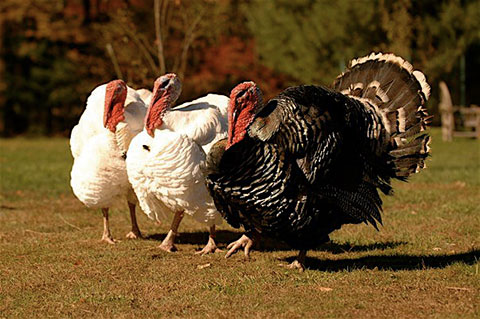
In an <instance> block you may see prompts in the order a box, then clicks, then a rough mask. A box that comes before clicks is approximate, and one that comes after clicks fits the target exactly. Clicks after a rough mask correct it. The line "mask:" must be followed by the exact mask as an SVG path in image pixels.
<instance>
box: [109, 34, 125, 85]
mask: <svg viewBox="0 0 480 319" xmlns="http://www.w3.org/2000/svg"><path fill="white" fill-rule="evenodd" d="M105 47H106V49H107V53H108V55H109V56H110V60H112V63H113V68H114V69H115V73H116V74H117V78H119V79H123V75H122V71H121V70H120V66H119V65H118V61H117V57H116V56H115V52H114V51H113V46H112V44H111V43H107V45H106V46H105Z"/></svg>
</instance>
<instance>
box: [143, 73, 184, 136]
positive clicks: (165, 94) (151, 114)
mask: <svg viewBox="0 0 480 319" xmlns="http://www.w3.org/2000/svg"><path fill="white" fill-rule="evenodd" d="M181 91H182V84H181V83H180V80H179V79H178V77H177V75H176V74H175V73H168V74H165V75H162V76H161V77H159V78H157V79H156V80H155V84H154V86H153V95H152V100H151V101H150V105H149V106H148V110H147V115H146V116H145V129H146V130H147V133H148V134H149V135H150V136H152V137H153V132H154V131H155V129H156V128H159V127H160V126H162V124H163V116H164V115H165V112H166V111H167V110H169V109H170V107H171V106H172V105H173V103H175V101H176V100H177V99H178V97H179V96H180V92H181Z"/></svg>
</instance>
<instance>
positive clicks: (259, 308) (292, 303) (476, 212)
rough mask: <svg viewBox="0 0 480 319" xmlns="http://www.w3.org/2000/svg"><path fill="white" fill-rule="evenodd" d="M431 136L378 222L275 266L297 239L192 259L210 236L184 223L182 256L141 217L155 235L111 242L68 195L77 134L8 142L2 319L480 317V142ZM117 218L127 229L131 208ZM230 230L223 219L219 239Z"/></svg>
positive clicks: (0, 155)
mask: <svg viewBox="0 0 480 319" xmlns="http://www.w3.org/2000/svg"><path fill="white" fill-rule="evenodd" d="M432 135H433V145H432V149H433V151H432V158H431V159H430V160H429V162H428V164H429V168H428V169H426V170H425V171H424V172H422V173H421V174H419V175H418V176H414V177H413V178H412V179H411V181H410V182H409V183H401V182H396V183H395V191H396V192H395V196H392V197H385V198H384V201H385V205H384V226H383V227H381V229H380V231H379V232H377V231H375V230H374V229H373V227H370V226H369V227H367V226H365V225H349V226H346V227H344V228H342V229H341V230H340V231H337V232H335V233H334V234H333V235H332V236H331V238H332V242H331V243H330V244H327V245H325V246H322V247H319V249H318V250H315V251H310V252H309V253H308V257H307V267H308V269H307V270H306V271H305V272H303V273H298V272H297V271H293V270H287V269H284V268H282V267H280V266H278V265H279V264H281V263H286V262H288V261H290V260H291V259H292V258H293V257H294V256H296V254H297V252H296V251H293V250H289V249H288V248H286V249H285V248H283V249H282V248H281V247H277V248H276V249H271V247H270V246H268V245H267V247H266V249H265V250H262V251H258V250H256V251H254V252H253V253H252V259H251V260H250V261H245V260H244V259H243V258H242V256H241V254H237V255H235V256H233V257H232V258H230V259H224V258H223V254H215V255H210V256H204V257H199V256H195V255H194V254H193V252H194V250H195V249H199V248H200V247H201V246H202V244H204V242H205V241H206V239H207V233H206V229H205V228H204V227H202V225H199V224H197V223H195V222H193V221H192V220H190V219H188V218H186V219H185V220H184V222H183V223H182V225H181V226H180V231H181V232H182V233H183V234H182V236H181V237H180V238H179V243H180V244H179V245H178V247H179V249H180V251H179V252H177V253H174V254H167V253H164V252H162V251H159V250H158V249H157V248H156V247H157V246H158V245H159V240H160V239H161V238H163V236H164V235H165V234H166V232H167V230H168V224H169V223H170V221H165V222H164V223H163V224H162V225H160V226H158V225H156V224H154V223H153V222H151V221H150V220H148V219H147V218H146V217H145V216H144V215H143V213H141V212H140V213H139V224H140V227H141V229H142V231H143V232H144V234H145V235H147V236H149V238H148V239H146V240H139V241H129V240H122V241H121V242H119V243H118V244H117V245H115V246H110V245H106V244H103V243H101V242H100V241H99V239H100V237H101V232H102V218H101V214H100V212H99V211H94V210H89V209H86V208H84V207H83V206H82V205H81V203H80V202H79V201H78V200H76V199H75V198H74V197H73V195H72V193H71V190H70V187H69V183H68V182H69V171H70V168H71V164H72V160H71V156H70V154H69V147H68V141H67V140H65V139H34V140H30V139H11V140H0V178H1V194H0V195H1V197H0V200H1V203H0V226H1V228H0V318H3V317H5V318H25V317H37V318H38V317H41V318H44V317H82V318H83V317H94V316H95V317H115V318H132V317H142V318H143V317H168V318H171V317H201V318H204V317H213V318H216V317H220V318H226V317H230V318H237V317H247V318H251V317H254V318H255V317H271V318H277V317H278V318H304V317H307V318H308V317H310V318H318V317H325V318H382V317H383V318H386V317H388V318H475V317H476V318H478V317H479V316H480V269H479V268H480V264H479V259H480V251H479V250H480V209H479V204H480V169H479V164H480V161H479V155H480V143H479V142H478V141H474V140H467V139H458V140H455V141H454V142H453V143H443V142H442V141H441V139H440V134H439V131H438V130H433V132H432ZM111 226H112V231H113V235H114V236H115V237H116V238H122V237H123V236H124V235H125V234H126V233H127V232H128V230H129V217H128V213H127V207H126V204H125V203H119V204H118V206H116V207H114V208H113V210H112V217H111ZM234 231H235V230H233V229H231V228H229V227H228V226H226V225H224V226H222V227H221V232H220V234H219V238H218V239H219V242H220V244H221V245H222V246H224V245H225V244H226V243H228V242H229V241H231V240H233V239H236V238H237V237H238V236H239V234H237V233H235V232H234ZM206 264H210V265H209V266H207V267H205V268H202V269H199V268H198V266H202V265H206Z"/></svg>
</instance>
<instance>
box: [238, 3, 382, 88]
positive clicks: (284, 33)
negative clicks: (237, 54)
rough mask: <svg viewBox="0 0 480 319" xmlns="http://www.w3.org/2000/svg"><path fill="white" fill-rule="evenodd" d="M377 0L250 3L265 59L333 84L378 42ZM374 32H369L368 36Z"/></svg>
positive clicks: (275, 66) (291, 72)
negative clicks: (348, 63) (348, 65)
mask: <svg viewBox="0 0 480 319" xmlns="http://www.w3.org/2000/svg"><path fill="white" fill-rule="evenodd" d="M375 8H376V5H375V3H374V2H372V1H348V0H341V1H334V2H332V1H280V2H274V1H261V0H257V1H252V2H251V3H250V4H248V5H246V6H244V12H245V14H246V16H247V19H248V26H249V28H250V31H251V32H252V34H253V35H254V37H255V39H256V45H257V49H258V52H259V56H260V60H261V61H262V63H264V64H265V65H267V66H269V67H271V68H273V69H275V70H279V71H280V72H284V73H287V74H289V75H291V76H293V77H295V78H296V79H297V80H298V81H302V82H316V83H322V84H329V83H330V82H331V81H332V80H333V79H334V78H335V76H336V75H338V74H339V73H340V72H341V69H342V68H343V66H344V65H345V61H348V60H349V59H350V58H351V57H355V56H358V55H362V54H366V53H368V52H369V51H371V50H372V49H374V48H375V47H374V45H375V43H376V42H378V40H377V41H375V39H376V34H378V32H377V30H376V28H378V26H376V24H375V23H373V22H374V21H375V20H378V14H377V13H376V12H375ZM366 34H368V36H365V35H366Z"/></svg>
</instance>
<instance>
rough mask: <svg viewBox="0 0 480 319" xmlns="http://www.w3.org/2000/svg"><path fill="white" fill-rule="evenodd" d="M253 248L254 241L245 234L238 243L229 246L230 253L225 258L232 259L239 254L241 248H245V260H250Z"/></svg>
mask: <svg viewBox="0 0 480 319" xmlns="http://www.w3.org/2000/svg"><path fill="white" fill-rule="evenodd" d="M252 246H253V240H252V239H250V238H249V237H248V236H247V235H245V234H243V235H242V237H240V238H239V239H238V240H237V241H234V242H232V243H230V244H229V245H228V246H227V249H228V252H227V254H226V255H225V258H228V257H230V256H231V255H233V254H234V253H236V252H237V250H239V249H240V248H243V251H244V252H245V258H247V259H249V258H250V248H251V247H252Z"/></svg>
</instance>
